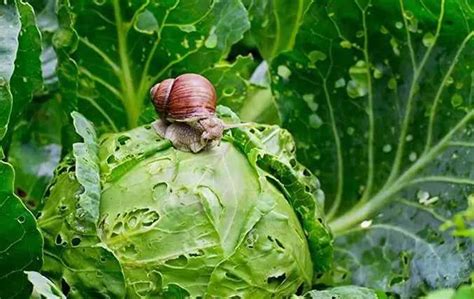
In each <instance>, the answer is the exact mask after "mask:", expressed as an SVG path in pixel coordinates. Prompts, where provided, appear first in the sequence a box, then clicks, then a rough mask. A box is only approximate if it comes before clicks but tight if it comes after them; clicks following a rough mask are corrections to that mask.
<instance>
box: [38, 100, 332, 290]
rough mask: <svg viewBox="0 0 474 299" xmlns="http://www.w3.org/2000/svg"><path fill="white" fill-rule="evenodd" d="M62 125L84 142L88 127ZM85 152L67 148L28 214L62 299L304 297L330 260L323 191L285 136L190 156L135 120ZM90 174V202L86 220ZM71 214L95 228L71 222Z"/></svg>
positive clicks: (233, 135)
mask: <svg viewBox="0 0 474 299" xmlns="http://www.w3.org/2000/svg"><path fill="white" fill-rule="evenodd" d="M219 110H224V112H223V113H224V114H223V117H224V115H226V116H225V117H230V118H231V119H232V118H235V114H232V113H230V112H229V111H230V110H229V109H227V110H226V109H225V108H219ZM74 118H75V123H76V128H77V130H78V132H79V133H80V135H81V136H83V138H84V143H82V147H85V148H89V147H91V145H92V144H95V143H94V142H93V139H94V138H92V137H93V135H94V134H93V128H91V127H90V125H89V124H88V123H85V122H86V120H85V119H83V118H82V117H80V116H79V115H78V114H75V115H74ZM81 124H82V125H81ZM96 145H97V146H98V156H97V158H98V159H95V158H93V156H94V155H95V153H96V151H95V147H94V149H91V150H90V151H86V152H85V153H84V152H82V153H81V154H80V155H79V152H77V148H78V146H77V144H76V146H75V148H74V149H75V150H74V156H75V157H74V158H72V157H68V158H66V159H65V161H64V162H63V163H62V164H61V166H60V167H59V168H58V169H57V171H56V175H55V179H54V182H53V184H52V185H51V187H50V188H49V191H48V194H47V198H46V201H45V207H44V209H43V212H42V215H41V217H40V218H39V224H40V227H41V229H42V230H43V233H44V235H45V240H46V246H45V248H46V254H45V256H46V262H45V267H44V272H45V273H47V275H48V277H51V278H52V279H53V280H54V281H55V282H56V283H57V284H61V283H62V284H63V285H66V286H70V287H71V290H70V292H71V295H78V296H83V297H93V296H94V295H97V294H99V293H101V294H104V296H119V295H122V294H124V293H126V294H127V296H128V297H165V298H166V297H172V296H190V297H198V296H203V297H206V296H210V297H226V298H227V297H232V296H240V297H250V296H255V297H266V296H276V297H280V296H282V297H283V296H290V295H292V294H293V293H295V292H296V291H297V290H299V291H300V292H302V291H305V290H308V289H309V288H310V287H311V283H312V279H313V273H320V272H321V271H323V270H326V269H327V268H328V266H329V265H330V262H331V258H332V239H331V235H330V233H329V232H328V229H327V226H326V223H325V221H324V218H323V211H322V205H321V201H322V200H323V194H322V191H321V190H320V188H319V185H318V181H317V179H316V178H315V177H314V176H313V175H312V174H311V173H310V172H309V171H308V170H307V169H305V168H304V167H303V166H302V165H300V164H299V163H298V162H297V161H296V160H295V158H294V150H295V146H294V143H293V141H292V138H291V135H290V134H289V133H288V132H287V131H284V130H281V129H280V128H279V127H276V126H265V125H252V127H250V128H245V129H244V128H242V129H240V128H236V129H233V131H232V132H228V133H227V134H226V137H225V140H223V141H222V143H221V144H220V145H219V146H217V147H215V148H214V149H212V150H209V151H204V152H200V153H198V154H193V153H188V152H182V151H179V150H177V149H174V148H173V147H172V146H171V143H170V141H169V140H166V139H162V138H161V137H159V135H158V134H157V133H156V131H155V130H154V128H153V127H152V125H144V126H140V127H137V128H135V129H133V130H130V131H125V132H121V133H114V134H106V135H104V136H103V137H102V138H101V139H100V142H98V143H96ZM74 160H75V163H74ZM96 161H98V165H97V166H98V167H96V165H94V167H91V166H92V165H93V164H95V162H96ZM86 162H87V163H86ZM79 164H84V165H83V167H80V165H79ZM85 166H89V172H90V175H89V180H84V179H85V178H86V177H83V175H84V170H85V168H84V167H85ZM81 171H82V174H81ZM81 178H82V179H81ZM97 178H100V189H99V192H100V194H99V198H100V205H98V208H99V210H98V211H97V210H95V209H93V210H92V211H94V213H92V212H90V211H91V210H90V209H89V208H90V207H97V206H96V195H97V194H96V193H95V192H93V194H91V192H92V191H97V190H96V189H95V188H91V187H93V186H95V185H96V183H97V181H96V179H97ZM86 183H88V184H86ZM91 183H93V184H91ZM92 195H93V196H92ZM137 195H140V196H137ZM86 204H87V205H86ZM78 207H79V208H78ZM83 207H84V208H83ZM86 207H87V209H85V208H86ZM81 211H84V212H86V213H84V215H83V213H81ZM95 212H98V213H99V214H98V218H96V217H95V215H96V214H95ZM90 215H94V217H89V216H90ZM81 216H83V217H84V219H91V222H90V223H95V224H97V225H96V231H93V230H92V229H88V230H85V229H83V228H82V227H81V226H80V225H78V224H81V223H82V221H78V220H77V218H79V219H80V217H81ZM86 227H87V228H89V226H86ZM262 263H263V264H265V265H266V267H262ZM61 264H64V265H66V267H61ZM242 265H245V267H242ZM79 269H83V270H82V271H78V270H79ZM121 275H123V276H121ZM94 276H99V277H100V279H92V277H94ZM66 295H68V294H66Z"/></svg>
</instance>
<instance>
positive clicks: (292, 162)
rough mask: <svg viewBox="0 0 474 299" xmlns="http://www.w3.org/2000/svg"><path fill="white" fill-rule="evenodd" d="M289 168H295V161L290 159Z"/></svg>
mask: <svg viewBox="0 0 474 299" xmlns="http://www.w3.org/2000/svg"><path fill="white" fill-rule="evenodd" d="M290 165H291V167H296V159H290Z"/></svg>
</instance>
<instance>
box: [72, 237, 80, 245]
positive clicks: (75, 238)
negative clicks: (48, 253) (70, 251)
mask: <svg viewBox="0 0 474 299" xmlns="http://www.w3.org/2000/svg"><path fill="white" fill-rule="evenodd" d="M79 244H81V238H79V237H74V238H72V240H71V245H72V246H74V247H75V246H78V245H79Z"/></svg>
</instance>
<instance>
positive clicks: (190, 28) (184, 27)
mask: <svg viewBox="0 0 474 299" xmlns="http://www.w3.org/2000/svg"><path fill="white" fill-rule="evenodd" d="M179 30H181V31H183V32H186V33H190V32H194V31H196V26H194V25H192V24H185V25H180V26H179Z"/></svg>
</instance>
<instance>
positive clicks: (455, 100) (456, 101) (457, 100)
mask: <svg viewBox="0 0 474 299" xmlns="http://www.w3.org/2000/svg"><path fill="white" fill-rule="evenodd" d="M463 102H464V99H463V97H462V96H461V95H460V94H458V93H455V94H454V95H453V96H452V97H451V105H452V106H453V107H455V108H456V107H459V106H461V105H462V103H463Z"/></svg>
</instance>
